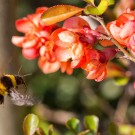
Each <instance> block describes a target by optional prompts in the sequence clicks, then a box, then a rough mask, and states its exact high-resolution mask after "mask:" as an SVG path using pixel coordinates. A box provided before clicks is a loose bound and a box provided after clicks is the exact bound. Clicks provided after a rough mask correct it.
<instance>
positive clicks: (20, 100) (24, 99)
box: [9, 88, 35, 106]
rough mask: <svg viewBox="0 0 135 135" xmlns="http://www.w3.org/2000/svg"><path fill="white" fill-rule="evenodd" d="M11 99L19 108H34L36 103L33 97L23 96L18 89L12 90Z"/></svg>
mask: <svg viewBox="0 0 135 135" xmlns="http://www.w3.org/2000/svg"><path fill="white" fill-rule="evenodd" d="M9 95H10V97H11V100H12V102H13V103H14V104H15V105H18V106H23V105H24V106H33V105H34V103H35V101H34V99H33V98H32V96H31V95H23V94H21V93H19V92H18V90H17V89H14V88H12V89H10V94H9Z"/></svg>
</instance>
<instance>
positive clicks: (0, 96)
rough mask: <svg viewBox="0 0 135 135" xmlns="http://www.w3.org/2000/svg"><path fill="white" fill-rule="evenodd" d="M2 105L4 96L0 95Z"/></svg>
mask: <svg viewBox="0 0 135 135" xmlns="http://www.w3.org/2000/svg"><path fill="white" fill-rule="evenodd" d="M3 103H4V96H2V95H0V104H3Z"/></svg>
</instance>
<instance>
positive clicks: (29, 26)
mask: <svg viewBox="0 0 135 135" xmlns="http://www.w3.org/2000/svg"><path fill="white" fill-rule="evenodd" d="M46 10H47V8H45V7H42V8H38V9H37V10H36V12H35V14H31V15H28V16H27V17H25V18H22V19H19V20H17V21H16V28H17V30H18V31H19V32H22V33H24V36H13V37H12V43H13V44H15V45H16V46H18V47H21V48H22V54H23V55H24V57H25V58H27V59H35V58H38V59H39V62H38V65H39V67H40V69H41V70H42V71H43V72H44V73H45V74H47V73H52V72H56V71H57V70H59V69H61V72H66V73H67V74H72V72H73V69H75V68H81V69H83V70H84V71H85V72H86V73H87V79H94V80H96V81H102V80H103V79H104V78H105V77H106V73H107V70H106V66H107V63H108V61H109V60H110V59H112V58H113V57H114V55H115V53H116V51H115V50H114V49H103V50H96V49H95V48H94V45H95V44H96V42H97V39H98V37H99V33H98V32H97V31H96V30H92V29H91V28H90V26H89V24H88V23H87V21H85V20H84V19H82V18H80V17H71V18H69V19H67V20H65V22H64V23H63V26H62V27H61V28H60V27H58V26H57V24H54V25H51V26H46V25H45V24H44V23H43V22H42V20H41V18H40V17H41V14H42V13H43V12H44V11H46Z"/></svg>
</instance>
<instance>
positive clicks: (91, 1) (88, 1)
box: [84, 0, 94, 5]
mask: <svg viewBox="0 0 135 135" xmlns="http://www.w3.org/2000/svg"><path fill="white" fill-rule="evenodd" d="M84 1H85V2H87V3H89V4H92V5H94V0H84Z"/></svg>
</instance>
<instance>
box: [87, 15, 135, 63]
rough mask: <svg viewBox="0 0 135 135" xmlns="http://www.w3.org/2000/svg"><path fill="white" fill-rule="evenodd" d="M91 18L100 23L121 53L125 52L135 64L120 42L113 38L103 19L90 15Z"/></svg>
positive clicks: (134, 60)
mask: <svg viewBox="0 0 135 135" xmlns="http://www.w3.org/2000/svg"><path fill="white" fill-rule="evenodd" d="M90 17H91V18H93V19H94V20H96V21H98V22H99V23H100V24H101V25H102V26H103V28H104V30H105V32H106V33H107V35H108V36H109V37H110V41H112V42H113V43H114V44H115V45H116V46H117V47H118V48H119V49H120V50H121V52H123V54H124V55H125V56H126V58H127V59H129V60H131V61H133V62H135V58H134V57H133V56H132V55H130V54H129V53H128V52H127V51H126V50H125V49H124V48H123V47H122V46H121V45H120V44H119V43H118V42H117V40H115V39H114V38H113V36H112V34H111V33H110V31H109V30H108V29H107V28H106V25H105V23H104V21H103V19H102V18H101V17H99V16H92V15H90Z"/></svg>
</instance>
